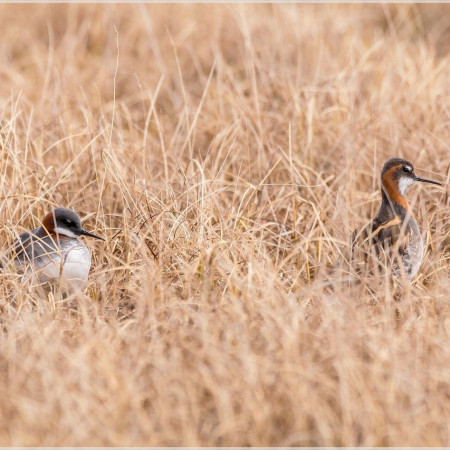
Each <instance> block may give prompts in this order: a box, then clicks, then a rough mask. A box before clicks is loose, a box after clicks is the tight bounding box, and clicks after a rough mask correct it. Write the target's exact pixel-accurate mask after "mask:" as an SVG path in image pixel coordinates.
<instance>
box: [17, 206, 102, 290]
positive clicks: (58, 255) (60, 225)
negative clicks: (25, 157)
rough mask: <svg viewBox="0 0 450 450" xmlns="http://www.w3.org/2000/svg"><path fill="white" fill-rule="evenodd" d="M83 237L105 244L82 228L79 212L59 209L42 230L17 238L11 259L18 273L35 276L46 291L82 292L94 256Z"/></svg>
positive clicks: (45, 222) (44, 222) (49, 217)
mask: <svg viewBox="0 0 450 450" xmlns="http://www.w3.org/2000/svg"><path fill="white" fill-rule="evenodd" d="M80 236H87V237H92V238H95V239H99V240H102V241H104V239H103V238H102V237H100V236H97V235H96V234H93V233H90V232H89V231H86V230H85V229H84V228H83V227H82V225H81V219H80V216H79V215H78V214H77V213H75V212H74V211H72V210H70V209H67V208H61V207H58V208H55V209H54V210H53V211H51V212H49V213H48V214H47V215H46V216H45V217H44V219H43V220H42V225H41V226H40V227H38V228H35V229H34V230H31V231H27V232H25V233H23V234H21V235H20V236H19V237H18V239H17V240H16V241H15V243H14V244H13V251H12V255H10V259H12V260H13V261H14V265H15V267H17V268H18V271H19V272H21V273H26V274H28V275H31V276H33V279H35V280H36V281H37V282H38V283H39V285H41V286H43V287H44V288H45V289H46V290H48V288H49V287H51V286H55V285H59V286H61V287H62V288H63V290H64V291H65V292H69V293H72V292H74V291H78V290H82V289H83V288H84V286H85V284H86V281H87V278H88V274H89V270H90V268H91V259H92V257H91V252H90V251H89V249H88V248H87V247H86V245H85V244H84V243H83V242H82V241H80V240H79V239H78V238H79V237H80ZM58 281H59V282H60V283H58Z"/></svg>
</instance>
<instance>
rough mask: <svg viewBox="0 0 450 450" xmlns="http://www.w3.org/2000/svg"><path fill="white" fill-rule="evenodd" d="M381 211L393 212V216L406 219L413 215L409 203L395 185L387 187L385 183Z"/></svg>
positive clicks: (382, 190) (382, 189)
mask: <svg viewBox="0 0 450 450" xmlns="http://www.w3.org/2000/svg"><path fill="white" fill-rule="evenodd" d="M381 199H382V200H381V201H382V203H381V209H384V210H385V211H389V212H391V214H392V215H393V216H400V217H404V216H406V214H410V213H411V209H410V207H409V203H408V201H407V200H406V198H405V197H404V196H403V195H402V193H401V192H400V190H399V188H398V185H397V184H395V183H392V184H388V185H386V184H385V183H383V185H382V188H381Z"/></svg>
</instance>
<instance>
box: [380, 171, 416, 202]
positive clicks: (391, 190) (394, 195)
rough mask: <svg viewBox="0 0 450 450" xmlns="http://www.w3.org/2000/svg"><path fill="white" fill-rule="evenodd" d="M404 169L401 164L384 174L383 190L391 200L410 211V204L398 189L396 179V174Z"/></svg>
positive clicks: (382, 180)
mask: <svg viewBox="0 0 450 450" xmlns="http://www.w3.org/2000/svg"><path fill="white" fill-rule="evenodd" d="M401 167H402V165H401V164H398V165H396V166H393V167H391V168H390V169H389V170H387V171H386V172H385V173H384V174H383V178H382V179H381V183H382V185H383V186H382V189H383V190H384V192H385V194H386V195H387V196H388V197H389V199H390V200H392V201H393V202H395V203H397V204H398V205H400V206H401V207H402V208H404V209H406V210H407V211H409V204H408V202H407V201H406V198H405V197H403V195H402V194H401V193H400V189H399V187H398V180H396V179H395V176H394V175H395V172H396V171H397V170H398V169H400V168H401Z"/></svg>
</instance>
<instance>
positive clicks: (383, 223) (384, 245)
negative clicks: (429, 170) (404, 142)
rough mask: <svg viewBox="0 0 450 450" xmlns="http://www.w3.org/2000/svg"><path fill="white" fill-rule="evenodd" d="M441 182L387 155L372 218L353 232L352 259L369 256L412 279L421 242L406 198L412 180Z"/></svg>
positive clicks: (397, 275)
mask: <svg viewBox="0 0 450 450" xmlns="http://www.w3.org/2000/svg"><path fill="white" fill-rule="evenodd" d="M417 182H420V183H429V184H435V185H438V186H442V183H439V182H438V181H434V180H429V179H427V178H422V177H419V176H418V175H417V174H416V173H415V171H414V166H413V165H412V163H411V162H409V161H407V160H406V159H402V158H390V159H388V160H387V161H386V162H385V163H384V165H383V168H382V170H381V206H380V209H379V211H378V213H377V215H376V216H375V217H374V218H373V219H372V220H371V222H370V223H369V224H368V225H367V226H365V227H363V228H362V229H360V230H355V231H354V232H353V234H352V240H351V250H352V261H353V262H356V261H357V262H358V263H360V264H361V262H362V261H361V256H362V259H363V260H365V261H364V262H362V263H363V265H364V264H365V263H368V262H369V260H372V261H375V262H376V263H375V266H376V267H378V269H381V270H383V267H390V269H391V273H392V275H393V276H394V278H396V279H399V278H406V279H413V278H414V277H415V276H416V274H417V272H418V270H419V268H420V265H421V263H422V259H423V254H424V242H423V238H422V234H421V232H420V229H419V225H418V224H417V222H416V220H415V218H414V216H413V214H412V210H411V207H410V205H409V203H408V201H407V199H406V192H407V190H408V188H409V187H410V186H411V185H413V184H414V183H417ZM379 273H380V272H379Z"/></svg>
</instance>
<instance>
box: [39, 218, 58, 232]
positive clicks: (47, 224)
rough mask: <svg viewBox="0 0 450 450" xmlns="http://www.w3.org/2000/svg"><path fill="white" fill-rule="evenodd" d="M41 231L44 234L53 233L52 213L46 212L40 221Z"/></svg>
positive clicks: (53, 221) (53, 220)
mask: <svg viewBox="0 0 450 450" xmlns="http://www.w3.org/2000/svg"><path fill="white" fill-rule="evenodd" d="M41 228H42V231H43V232H44V233H46V234H53V233H54V228H55V217H54V215H53V213H48V214H47V215H46V216H45V217H44V220H43V221H42V227H41Z"/></svg>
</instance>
